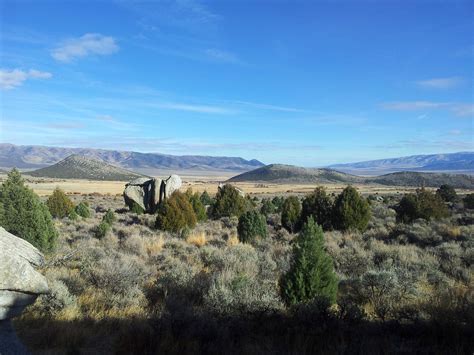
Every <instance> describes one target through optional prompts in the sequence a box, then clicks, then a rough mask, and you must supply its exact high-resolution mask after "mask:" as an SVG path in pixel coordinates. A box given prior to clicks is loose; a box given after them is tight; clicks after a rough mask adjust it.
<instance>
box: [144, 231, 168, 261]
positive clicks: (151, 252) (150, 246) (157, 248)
mask: <svg viewBox="0 0 474 355" xmlns="http://www.w3.org/2000/svg"><path fill="white" fill-rule="evenodd" d="M163 245H165V241H164V239H163V237H162V236H161V235H160V236H159V237H152V238H147V239H146V242H145V249H146V252H147V254H148V256H149V257H151V258H152V257H155V256H157V255H159V254H160V253H161V251H162V250H163Z"/></svg>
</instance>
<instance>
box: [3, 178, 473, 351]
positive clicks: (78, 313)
mask: <svg viewBox="0 0 474 355" xmlns="http://www.w3.org/2000/svg"><path fill="white" fill-rule="evenodd" d="M2 189H4V187H2ZM352 189H353V188H348V189H346V190H344V191H345V192H342V193H341V194H340V195H339V196H334V197H333V196H329V195H327V194H326V193H325V192H324V190H323V189H318V190H316V191H315V192H314V194H311V195H309V196H303V197H301V196H286V197H285V198H282V197H281V196H278V197H277V198H272V200H270V199H268V200H260V199H258V201H251V200H248V199H247V198H244V197H242V196H240V195H238V194H235V193H234V192H235V191H234V190H231V189H230V188H226V192H224V193H221V194H220V195H218V196H216V197H215V199H212V198H211V197H210V196H209V199H207V197H206V196H205V197H204V198H203V197H202V195H201V196H198V195H195V194H185V193H177V194H176V195H173V196H172V197H170V198H169V199H168V200H167V201H166V204H164V206H166V207H163V206H161V207H162V209H160V208H159V209H158V212H157V214H156V215H147V214H140V215H137V214H136V213H133V212H131V211H128V209H126V208H124V206H123V201H122V199H121V198H120V197H118V196H90V197H87V198H84V197H76V196H74V197H73V198H72V199H73V202H74V203H78V202H88V204H89V206H90V209H91V216H90V218H77V219H69V218H62V219H57V220H56V227H57V229H58V231H59V238H58V240H57V247H56V250H55V252H54V253H51V254H49V255H48V256H47V263H46V265H45V267H44V269H43V270H42V272H43V273H44V274H45V275H46V277H47V279H48V281H49V285H50V288H51V291H52V292H51V293H50V294H49V295H45V296H41V297H39V299H38V301H37V302H36V303H35V304H34V305H32V306H30V308H29V310H28V311H27V312H25V313H24V314H23V315H22V317H21V318H20V319H18V320H17V321H16V323H15V326H16V329H17V331H18V333H19V335H20V337H21V338H22V340H23V341H24V342H25V343H26V344H27V345H28V346H29V347H30V348H31V349H32V350H33V351H34V352H38V353H48V352H71V353H86V352H87V353H89V352H100V353H160V352H164V353H222V352H225V353H230V354H234V353H235V354H237V353H314V352H317V353H341V352H351V353H381V352H383V353H395V352H400V351H401V349H403V351H404V352H420V353H448V352H449V353H459V354H461V353H470V352H472V350H473V348H474V344H473V339H474V334H473V329H474V328H473V327H472V325H473V322H474V300H473V294H474V289H473V285H474V280H473V276H472V275H473V273H472V271H473V262H474V254H473V252H472V251H473V250H474V226H473V224H472V218H471V216H472V211H470V210H468V209H467V208H466V207H464V205H463V204H462V203H459V204H453V205H451V206H450V207H449V208H447V211H448V214H443V216H440V217H439V218H417V219H413V220H401V219H400V218H399V217H398V215H397V213H399V212H398V211H399V210H400V204H401V201H402V200H403V199H404V198H405V197H404V196H399V195H392V196H383V198H380V199H375V198H371V199H370V201H371V202H370V204H369V203H368V202H367V200H366V199H365V197H363V196H361V195H360V194H359V193H358V192H357V191H353V190H352ZM2 191H3V190H2ZM221 191H222V190H221ZM237 195H238V196H239V197H237ZM433 195H434V194H433ZM0 196H3V195H0ZM460 198H462V196H460ZM193 199H199V200H200V202H201V203H202V204H204V205H207V206H209V207H207V212H208V216H209V217H210V218H209V219H201V220H198V219H196V211H195V209H194V208H193V203H192V200H193ZM86 200H87V201H86ZM203 200H205V201H207V202H209V201H211V205H208V204H207V203H204V202H203ZM301 200H302V201H303V203H301ZM427 200H428V201H432V197H431V196H430V197H429V198H428V199H427ZM231 201H233V202H236V203H237V205H236V206H234V205H233V202H231ZM250 201H251V202H250ZM288 201H289V202H288ZM305 201H306V202H305ZM269 202H271V203H272V205H273V206H274V207H275V208H273V207H271V208H268V207H269ZM443 203H446V202H443ZM402 205H403V204H402ZM263 206H265V207H263ZM301 206H302V209H301ZM336 206H338V207H336ZM326 209H327V210H326ZM109 211H110V212H109ZM171 211H173V213H172V212H171ZM217 211H218V212H217ZM263 211H265V212H266V213H265V214H264V213H262V212H263ZM328 211H331V213H329V212H328ZM335 212H337V213H339V214H336V215H337V217H334V215H335ZM112 213H113V215H114V217H115V220H114V219H113V218H110V215H111V214H112ZM183 213H185V215H182V214H183ZM192 216H194V218H193V217H192ZM302 216H304V217H302ZM321 216H330V217H327V218H330V222H331V223H329V222H328V221H327V220H326V219H325V218H323V217H321ZM334 218H341V219H342V221H343V223H340V222H338V220H337V219H334ZM158 221H160V222H158ZM334 222H337V223H334ZM101 224H107V225H108V227H105V228H106V229H107V230H106V233H104V234H103V235H100V236H99V235H97V234H96V231H97V229H98V228H99V226H100V225H101ZM165 226H171V227H170V228H168V227H165ZM183 230H187V232H186V233H183Z"/></svg>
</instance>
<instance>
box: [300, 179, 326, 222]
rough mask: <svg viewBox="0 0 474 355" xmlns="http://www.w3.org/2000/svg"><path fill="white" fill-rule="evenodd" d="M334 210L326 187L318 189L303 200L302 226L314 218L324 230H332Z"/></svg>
mask: <svg viewBox="0 0 474 355" xmlns="http://www.w3.org/2000/svg"><path fill="white" fill-rule="evenodd" d="M332 209H333V202H332V200H331V197H329V196H328V194H327V193H326V189H325V188H324V187H317V188H316V189H315V190H314V192H313V193H312V194H310V195H308V196H306V198H305V199H304V200H303V207H302V209H301V224H303V223H305V222H306V220H307V219H308V217H313V219H314V221H315V222H316V223H317V224H318V225H320V226H321V227H322V228H323V230H330V229H332Z"/></svg>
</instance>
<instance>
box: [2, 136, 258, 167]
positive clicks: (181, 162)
mask: <svg viewBox="0 0 474 355" xmlns="http://www.w3.org/2000/svg"><path fill="white" fill-rule="evenodd" d="M73 154H77V155H81V156H84V157H88V158H92V159H96V160H102V161H104V162H106V163H109V164H113V165H115V166H119V167H122V168H125V169H132V170H135V169H143V168H152V169H172V170H183V169H184V170H191V169H193V170H223V171H248V170H252V169H255V168H257V167H260V166H262V165H263V163H261V162H259V161H258V160H255V159H253V160H245V159H243V158H239V157H212V156H201V155H183V156H177V155H166V154H159V153H138V152H130V151H117V150H104V149H88V148H56V147H44V146H17V145H13V144H3V143H2V144H0V167H3V168H12V167H17V168H20V169H32V168H33V169H34V168H36V169H37V168H42V167H46V166H50V165H52V164H55V163H57V162H59V161H60V160H62V159H64V158H66V157H68V156H70V155H73Z"/></svg>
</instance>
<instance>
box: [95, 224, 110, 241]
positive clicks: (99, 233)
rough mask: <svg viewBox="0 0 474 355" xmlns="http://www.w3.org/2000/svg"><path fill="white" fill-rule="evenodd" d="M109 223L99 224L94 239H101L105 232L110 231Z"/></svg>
mask: <svg viewBox="0 0 474 355" xmlns="http://www.w3.org/2000/svg"><path fill="white" fill-rule="evenodd" d="M111 228H112V227H111V226H110V224H109V223H107V222H106V221H102V222H100V224H99V225H98V226H97V227H96V229H95V237H96V238H98V239H102V238H104V237H105V236H106V234H107V232H108V231H109V230H110V229H111Z"/></svg>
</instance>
